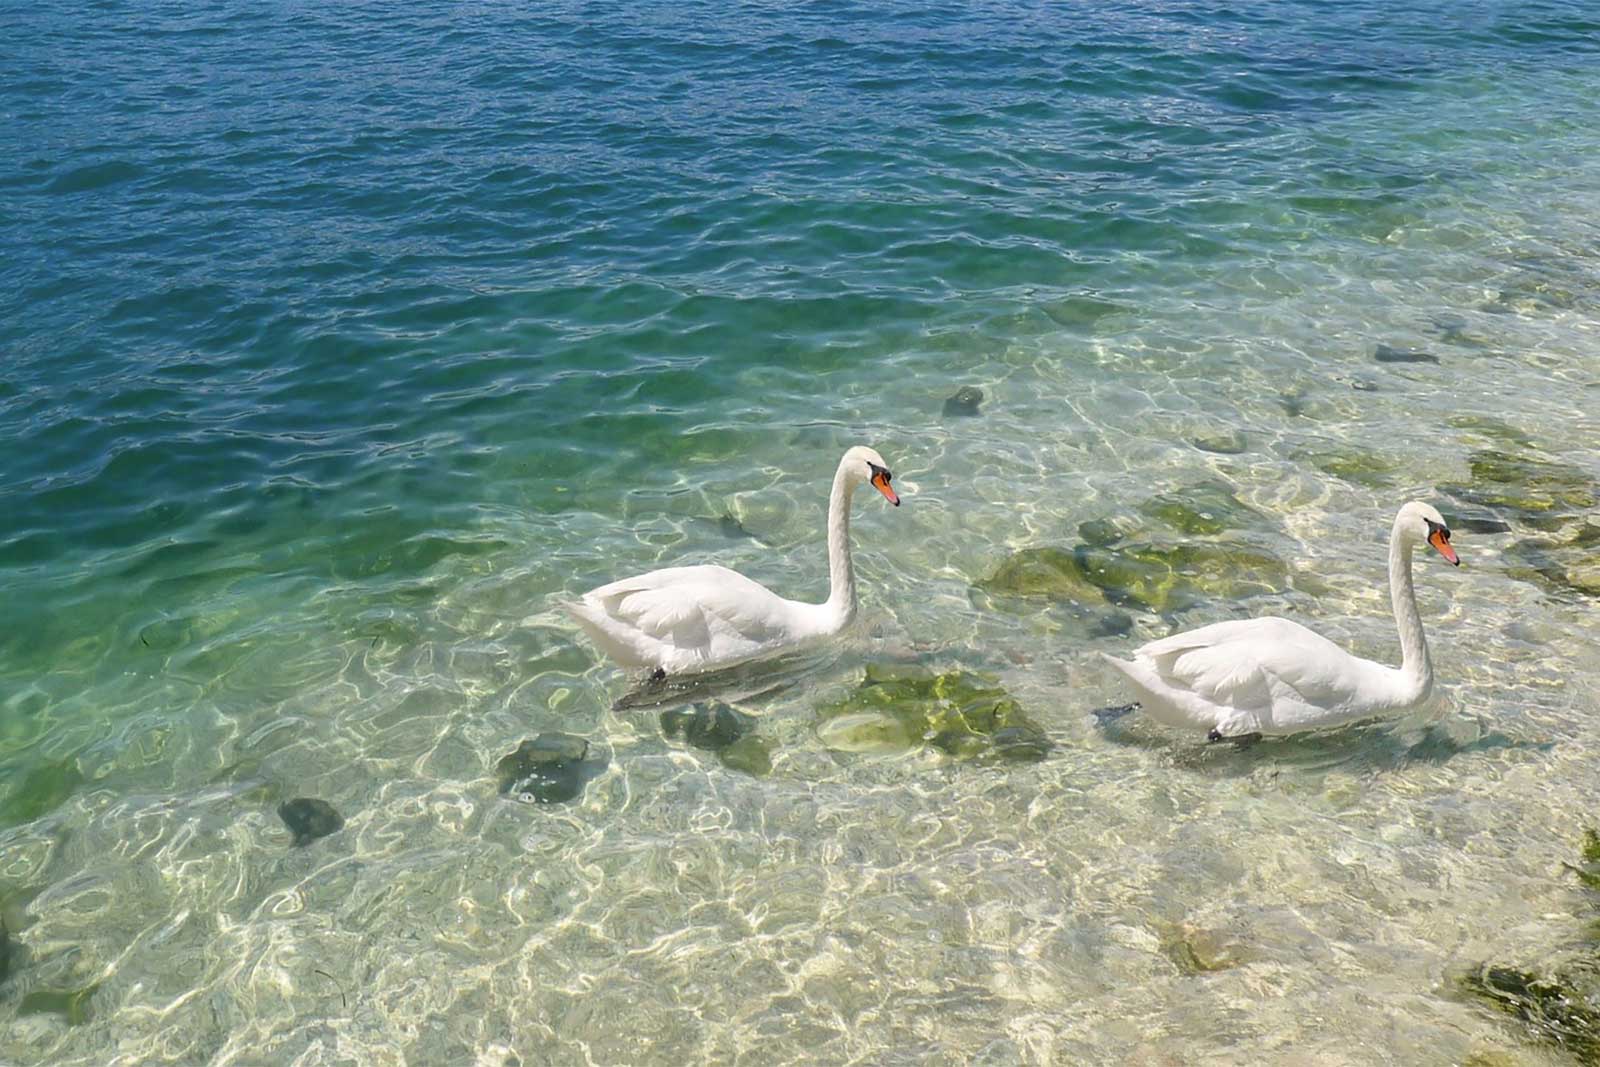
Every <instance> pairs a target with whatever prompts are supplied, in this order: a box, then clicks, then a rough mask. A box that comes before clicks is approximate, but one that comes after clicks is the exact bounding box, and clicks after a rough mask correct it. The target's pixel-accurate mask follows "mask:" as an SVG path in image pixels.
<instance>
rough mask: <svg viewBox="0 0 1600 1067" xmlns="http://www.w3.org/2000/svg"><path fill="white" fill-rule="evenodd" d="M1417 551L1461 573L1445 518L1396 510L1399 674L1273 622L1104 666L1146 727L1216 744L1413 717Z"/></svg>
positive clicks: (1421, 675) (1154, 647) (1242, 623)
mask: <svg viewBox="0 0 1600 1067" xmlns="http://www.w3.org/2000/svg"><path fill="white" fill-rule="evenodd" d="M1421 542H1426V543H1428V544H1430V545H1432V546H1433V547H1434V548H1435V549H1437V550H1438V552H1439V554H1440V555H1441V556H1443V557H1444V558H1445V559H1446V560H1448V561H1449V562H1450V563H1452V564H1455V565H1456V566H1458V567H1459V566H1460V565H1461V560H1460V559H1459V558H1458V557H1457V556H1456V553H1455V549H1453V548H1451V547H1450V528H1449V527H1448V526H1446V525H1445V521H1444V516H1442V515H1440V514H1439V513H1438V511H1436V510H1434V509H1433V508H1432V507H1429V506H1428V505H1427V504H1423V503H1421V502H1419V501H1412V502H1411V503H1409V504H1407V505H1406V506H1405V507H1403V508H1401V509H1400V512H1399V514H1397V515H1396V516H1395V518H1394V529H1393V531H1392V532H1391V533H1390V535H1389V596H1390V599H1391V600H1393V602H1394V617H1395V622H1396V623H1397V624H1398V625H1399V627H1400V650H1401V663H1400V666H1399V668H1398V669H1397V668H1394V667H1386V666H1384V665H1383V664H1381V663H1374V662H1372V661H1371V660H1367V659H1360V658H1358V657H1356V656H1352V655H1351V654H1350V653H1348V652H1346V651H1345V650H1344V649H1342V648H1340V647H1339V646H1338V645H1336V644H1334V643H1333V642H1332V641H1329V640H1328V639H1327V638H1325V637H1319V636H1318V635H1316V634H1314V633H1312V632H1311V631H1310V630H1308V629H1306V628H1305V627H1304V626H1301V625H1300V624H1298V623H1293V622H1290V621H1289V620H1288V619H1278V618H1266V619H1244V620H1239V621H1235V622H1219V623H1215V624H1214V625H1211V626H1202V627H1200V629H1198V630H1190V631H1188V632H1187V633H1181V634H1175V635H1173V636H1172V637H1167V638H1163V639H1161V640H1159V641H1151V642H1150V643H1149V644H1147V645H1142V646H1141V647H1139V648H1137V649H1135V650H1134V653H1133V662H1131V663H1129V662H1127V661H1125V660H1120V659H1117V658H1115V657H1113V656H1109V655H1107V656H1105V658H1106V659H1107V660H1108V661H1109V662H1110V663H1111V664H1112V665H1113V666H1115V667H1116V668H1117V669H1118V670H1120V671H1121V672H1122V673H1123V674H1125V675H1127V676H1128V679H1129V680H1130V681H1132V682H1133V685H1134V688H1136V689H1137V690H1138V691H1139V696H1140V702H1141V704H1142V705H1143V707H1144V709H1145V710H1146V711H1148V712H1149V713H1150V715H1151V716H1152V717H1154V718H1155V719H1157V720H1158V721H1160V722H1164V723H1166V724H1168V725H1169V726H1177V727H1185V728H1191V729H1200V730H1205V731H1207V735H1208V736H1209V737H1210V739H1211V740H1213V741H1216V740H1221V739H1222V738H1225V737H1236V736H1240V735H1247V734H1289V733H1294V732H1296V731H1298V730H1308V729H1312V728H1314V727H1322V726H1337V725H1339V724H1340V723H1347V722H1353V721H1355V720H1357V719H1365V718H1368V717H1370V716H1374V715H1384V714H1392V713H1395V712H1400V711H1405V710H1407V709H1408V708H1413V707H1416V706H1417V705H1418V704H1421V703H1422V702H1423V701H1424V700H1426V699H1427V697H1428V694H1429V692H1430V691H1431V690H1432V689H1433V664H1432V663H1431V662H1430V661H1429V659H1428V643H1427V640H1426V639H1425V638H1424V637H1423V635H1422V620H1421V619H1420V618H1419V617H1418V615H1417V597H1416V593H1415V592H1414V591H1413V589H1412V586H1411V550H1412V549H1413V548H1414V547H1416V545H1417V544H1419V543H1421ZM1102 655H1104V653H1102Z"/></svg>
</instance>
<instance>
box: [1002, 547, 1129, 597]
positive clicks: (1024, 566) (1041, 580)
mask: <svg viewBox="0 0 1600 1067" xmlns="http://www.w3.org/2000/svg"><path fill="white" fill-rule="evenodd" d="M975 584H976V585H977V587H978V588H979V589H982V590H984V591H985V592H988V593H993V594H995V595H997V596H1009V597H1033V598H1045V599H1049V600H1065V601H1071V602H1073V603H1076V604H1085V605H1093V604H1099V603H1102V602H1103V597H1102V594H1101V592H1100V588H1099V587H1098V586H1097V585H1095V584H1094V583H1093V582H1091V581H1089V579H1088V578H1086V577H1085V576H1084V574H1083V571H1082V569H1081V568H1080V567H1079V565H1078V561H1077V557H1076V555H1075V553H1074V552H1072V551H1071V550H1069V549H1064V548H1055V547H1053V546H1050V545H1044V546H1041V547H1038V548H1023V549H1018V550H1017V551H1016V552H1013V553H1012V554H1011V555H1010V556H1007V557H1006V558H1005V559H1004V560H1002V561H1001V562H1000V565H999V566H998V567H996V568H995V570H994V573H993V574H990V575H989V576H988V577H987V578H981V579H979V580H978V581H977V583H975Z"/></svg>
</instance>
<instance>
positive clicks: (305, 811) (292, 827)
mask: <svg viewBox="0 0 1600 1067" xmlns="http://www.w3.org/2000/svg"><path fill="white" fill-rule="evenodd" d="M278 818H280V819H282V820H283V823H284V825H285V826H287V827H288V828H289V831H290V832H291V833H293V834H294V843H295V844H296V845H305V844H310V843H311V842H312V841H315V840H316V839H317V838H319V837H327V836H328V835H329V834H331V833H336V832H338V831H339V830H341V829H343V828H344V819H343V818H342V817H341V816H340V815H339V813H338V812H337V811H335V810H334V808H333V805H332V804H329V803H328V802H327V801H326V800H317V799H315V798H314V797H295V798H294V799H293V800H286V801H284V802H283V803H282V804H279V805H278Z"/></svg>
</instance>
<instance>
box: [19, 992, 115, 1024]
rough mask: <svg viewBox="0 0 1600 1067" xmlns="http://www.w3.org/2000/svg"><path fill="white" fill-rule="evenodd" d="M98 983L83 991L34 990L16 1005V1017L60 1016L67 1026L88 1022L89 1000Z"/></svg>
mask: <svg viewBox="0 0 1600 1067" xmlns="http://www.w3.org/2000/svg"><path fill="white" fill-rule="evenodd" d="M99 988H100V985H99V983H98V982H97V983H95V984H94V985H92V986H85V987H84V988H83V989H68V990H54V989H35V990H34V991H33V992H32V993H29V994H28V995H27V996H25V997H23V998H22V1003H21V1004H19V1005H17V1014H18V1015H60V1016H63V1017H64V1018H65V1019H66V1020H67V1025H68V1026H77V1025H78V1024H80V1023H85V1022H88V1021H89V998H91V997H93V996H94V991H95V990H96V989H99Z"/></svg>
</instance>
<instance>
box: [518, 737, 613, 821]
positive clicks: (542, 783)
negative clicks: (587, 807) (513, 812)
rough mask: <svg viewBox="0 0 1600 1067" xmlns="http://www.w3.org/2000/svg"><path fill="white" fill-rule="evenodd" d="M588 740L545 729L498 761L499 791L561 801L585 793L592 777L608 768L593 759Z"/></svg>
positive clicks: (539, 800) (536, 799)
mask: <svg viewBox="0 0 1600 1067" xmlns="http://www.w3.org/2000/svg"><path fill="white" fill-rule="evenodd" d="M588 755H589V742H588V741H586V740H584V739H583V738H581V737H575V736H573V735H572V734H563V733H543V734H540V735H539V736H537V737H535V738H534V739H533V740H531V741H524V742H522V744H520V745H518V746H517V750H516V751H515V752H512V753H510V754H508V755H505V756H502V757H501V758H500V762H498V763H496V764H495V768H494V769H495V777H496V778H497V779H498V780H499V783H500V792H502V793H517V794H518V795H520V796H522V797H523V798H524V799H526V800H531V801H533V802H534V803H536V804H560V803H564V802H566V801H568V800H572V799H574V798H576V797H578V796H579V795H581V794H582V793H583V787H584V786H585V785H587V784H588V782H589V779H591V778H593V777H595V776H596V775H598V774H599V773H600V771H602V770H604V769H605V766H606V761H605V760H603V759H596V760H591V759H589V758H588Z"/></svg>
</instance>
